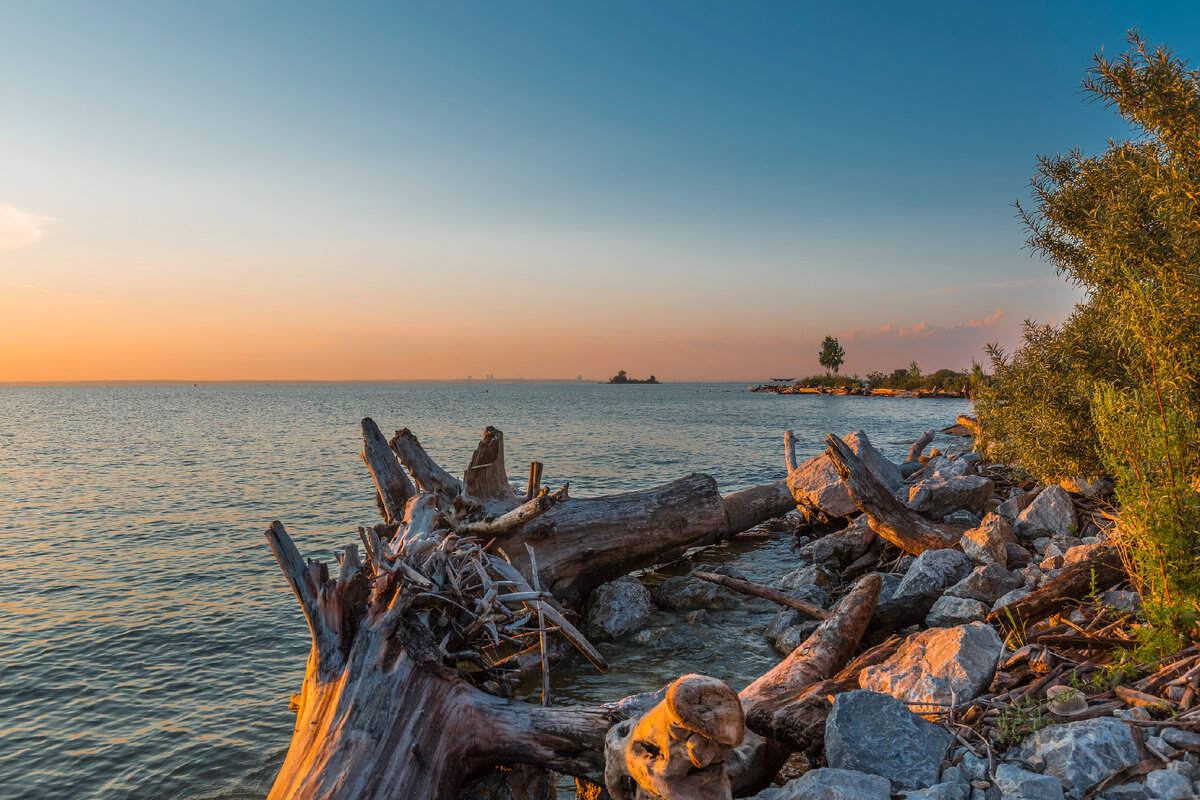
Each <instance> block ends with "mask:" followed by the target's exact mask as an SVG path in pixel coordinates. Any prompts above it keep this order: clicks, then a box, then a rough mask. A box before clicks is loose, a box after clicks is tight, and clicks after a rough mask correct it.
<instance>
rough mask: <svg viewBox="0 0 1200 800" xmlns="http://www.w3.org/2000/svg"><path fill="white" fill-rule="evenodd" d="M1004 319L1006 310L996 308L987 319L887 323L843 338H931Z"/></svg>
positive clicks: (997, 322) (999, 321)
mask: <svg viewBox="0 0 1200 800" xmlns="http://www.w3.org/2000/svg"><path fill="white" fill-rule="evenodd" d="M1003 321H1004V310H1003V309H999V308H997V309H996V313H994V314H992V315H991V316H990V317H987V318H986V319H971V320H967V321H966V322H956V323H954V324H953V325H931V324H930V323H928V322H918V323H917V324H916V325H913V326H912V327H911V328H905V327H902V326H900V325H885V326H883V327H882V328H876V329H875V330H873V331H868V330H867V329H866V328H855V329H854V330H852V331H849V332H847V333H844V334H842V338H844V339H848V340H851V341H863V340H865V339H878V338H886V339H929V338H932V337H935V336H941V335H943V334H947V333H953V332H955V331H962V330H967V329H970V328H992V327H994V326H996V325H999V324H1000V323H1001V322H1003Z"/></svg>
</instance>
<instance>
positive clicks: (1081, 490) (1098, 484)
mask: <svg viewBox="0 0 1200 800" xmlns="http://www.w3.org/2000/svg"><path fill="white" fill-rule="evenodd" d="M1058 485H1059V486H1061V487H1062V488H1063V489H1065V490H1066V491H1068V492H1070V493H1071V494H1081V495H1083V496H1084V497H1101V496H1103V495H1106V494H1111V493H1112V490H1113V484H1112V481H1110V480H1109V479H1108V478H1092V479H1091V480H1088V479H1087V478H1063V479H1062V480H1061V481H1059V483H1058Z"/></svg>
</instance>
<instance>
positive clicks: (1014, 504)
mask: <svg viewBox="0 0 1200 800" xmlns="http://www.w3.org/2000/svg"><path fill="white" fill-rule="evenodd" d="M1013 491H1014V494H1011V495H1009V498H1008V499H1007V500H1005V501H1004V502H1003V503H1001V504H1000V506H999V507H998V508H997V509H996V513H997V514H999V515H1001V516H1003V517H1005V518H1006V519H1008V521H1009V522H1013V521H1014V520H1016V518H1017V517H1019V516H1021V512H1022V511H1024V510H1025V509H1027V508H1029V504H1030V503H1032V502H1033V501H1034V499H1036V498H1037V496H1038V493H1037V492H1036V491H1033V492H1022V491H1021V490H1019V489H1014V490H1013Z"/></svg>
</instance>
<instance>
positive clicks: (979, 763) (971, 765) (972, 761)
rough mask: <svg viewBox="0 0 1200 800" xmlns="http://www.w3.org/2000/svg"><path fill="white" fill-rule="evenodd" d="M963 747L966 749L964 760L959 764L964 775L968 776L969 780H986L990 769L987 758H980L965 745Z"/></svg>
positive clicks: (963, 755)
mask: <svg viewBox="0 0 1200 800" xmlns="http://www.w3.org/2000/svg"><path fill="white" fill-rule="evenodd" d="M962 749H963V751H964V752H963V754H962V761H960V762H959V765H958V766H959V768H960V769H962V771H963V775H965V776H966V778H967V780H971V781H979V780H985V779H986V778H987V771H988V762H987V759H986V758H980V757H979V756H977V755H975V754H974V753H972V752H971V751H970V750H967V749H966V748H965V747H964V748H962Z"/></svg>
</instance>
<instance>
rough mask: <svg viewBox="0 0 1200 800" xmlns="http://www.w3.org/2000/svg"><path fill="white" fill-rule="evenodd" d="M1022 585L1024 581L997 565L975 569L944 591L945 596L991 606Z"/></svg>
mask: <svg viewBox="0 0 1200 800" xmlns="http://www.w3.org/2000/svg"><path fill="white" fill-rule="evenodd" d="M1024 583H1025V581H1023V580H1022V579H1021V578H1019V577H1017V576H1016V575H1014V574H1013V573H1011V572H1009V571H1008V570H1006V569H1005V568H1004V567H1002V566H1000V565H999V564H987V565H985V566H982V567H978V568H976V569H975V570H974V571H973V572H971V574H970V575H968V576H967V577H965V578H963V579H962V580H961V581H959V582H958V583H956V584H954V585H953V586H951V587H950V588H949V589H947V590H946V594H948V595H953V596H955V597H965V598H968V599H970V600H978V601H979V602H981V603H987V604H988V606H991V604H992V603H994V602H996V599H997V598H999V597H1002V596H1004V595H1006V594H1008V593H1009V592H1011V591H1012V590H1013V589H1018V588H1020V587H1021V586H1022V585H1024Z"/></svg>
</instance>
